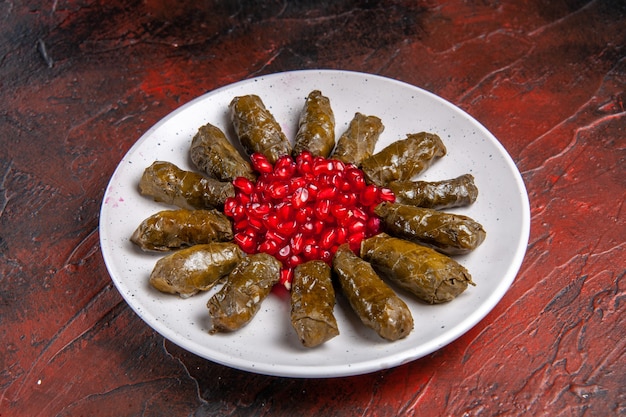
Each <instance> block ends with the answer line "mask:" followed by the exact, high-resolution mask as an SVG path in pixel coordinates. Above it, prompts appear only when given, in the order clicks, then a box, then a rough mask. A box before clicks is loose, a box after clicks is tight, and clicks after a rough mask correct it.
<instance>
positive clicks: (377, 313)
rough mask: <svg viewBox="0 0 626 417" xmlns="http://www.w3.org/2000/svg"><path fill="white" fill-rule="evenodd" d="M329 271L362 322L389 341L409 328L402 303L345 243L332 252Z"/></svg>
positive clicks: (409, 320)
mask: <svg viewBox="0 0 626 417" xmlns="http://www.w3.org/2000/svg"><path fill="white" fill-rule="evenodd" d="M333 271H335V274H336V277H337V279H338V281H339V284H340V286H341V290H342V292H343V294H344V295H345V296H346V298H347V299H348V302H349V303H350V306H351V307H352V309H353V310H354V311H355V312H356V314H357V315H358V316H359V318H360V319H361V321H362V322H363V324H365V325H366V326H367V327H369V328H371V329H373V330H374V331H376V333H378V335H379V336H381V337H382V338H384V339H387V340H390V341H394V340H398V339H402V338H404V337H406V336H407V335H408V334H409V333H410V332H411V330H412V329H413V316H412V314H411V311H410V310H409V308H408V307H407V305H406V303H405V302H404V301H402V299H400V297H398V296H397V295H396V293H395V292H394V291H393V290H392V289H391V288H390V287H389V286H388V285H387V284H386V283H385V282H384V281H383V280H382V279H381V278H380V277H379V276H378V275H377V274H376V272H375V271H374V269H373V268H372V266H371V265H370V264H369V263H367V262H366V261H364V260H363V259H361V258H359V257H358V256H357V255H356V254H355V253H354V252H352V250H350V247H349V246H348V245H347V244H343V245H341V246H339V248H338V249H337V251H336V252H335V256H334V258H333Z"/></svg>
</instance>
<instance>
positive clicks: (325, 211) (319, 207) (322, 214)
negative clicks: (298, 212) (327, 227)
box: [315, 200, 331, 220]
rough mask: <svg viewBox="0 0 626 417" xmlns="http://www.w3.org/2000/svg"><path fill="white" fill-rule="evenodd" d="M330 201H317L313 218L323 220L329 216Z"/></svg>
mask: <svg viewBox="0 0 626 417" xmlns="http://www.w3.org/2000/svg"><path fill="white" fill-rule="evenodd" d="M330 206H331V204H330V200H319V201H318V202H317V203H316V204H315V217H317V218H318V219H320V220H325V219H326V218H328V216H329V214H330Z"/></svg>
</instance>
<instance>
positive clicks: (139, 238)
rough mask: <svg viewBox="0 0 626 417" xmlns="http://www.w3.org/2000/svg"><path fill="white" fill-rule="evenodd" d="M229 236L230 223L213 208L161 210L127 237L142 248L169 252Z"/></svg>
mask: <svg viewBox="0 0 626 417" xmlns="http://www.w3.org/2000/svg"><path fill="white" fill-rule="evenodd" d="M232 239H233V227H232V223H231V222H230V220H229V219H228V217H226V215H224V214H223V213H221V212H219V211H217V210H186V209H179V210H163V211H159V212H158V213H155V214H153V215H151V216H150V217H148V218H147V219H145V220H144V221H143V222H141V224H140V225H139V226H138V227H137V229H136V230H135V232H134V233H133V234H132V236H131V238H130V240H131V242H133V243H134V244H136V245H137V246H139V247H140V248H141V249H143V250H152V251H169V250H173V249H178V248H181V247H185V246H193V245H198V244H203V243H211V242H227V241H229V240H232Z"/></svg>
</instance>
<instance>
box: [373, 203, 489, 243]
mask: <svg viewBox="0 0 626 417" xmlns="http://www.w3.org/2000/svg"><path fill="white" fill-rule="evenodd" d="M374 212H375V213H376V214H377V215H378V216H379V217H380V218H381V224H382V226H383V228H384V230H385V231H386V232H387V233H389V234H391V235H393V236H395V237H400V238H403V239H407V240H411V241H413V242H416V243H421V244H423V245H427V246H430V247H432V248H434V249H436V250H438V251H439V252H442V253H445V254H446V255H460V254H464V253H468V252H471V251H473V250H474V249H476V248H477V247H478V246H479V245H480V244H481V243H483V241H484V240H485V237H486V235H487V234H486V232H485V230H484V229H483V226H482V225H481V224H480V223H478V222H477V221H475V220H474V219H472V218H470V217H468V216H463V215H461V214H454V213H447V212H444V211H438V210H433V209H428V208H422V207H415V206H409V205H406V204H400V203H389V202H384V203H381V204H379V205H378V206H376V208H375V209H374Z"/></svg>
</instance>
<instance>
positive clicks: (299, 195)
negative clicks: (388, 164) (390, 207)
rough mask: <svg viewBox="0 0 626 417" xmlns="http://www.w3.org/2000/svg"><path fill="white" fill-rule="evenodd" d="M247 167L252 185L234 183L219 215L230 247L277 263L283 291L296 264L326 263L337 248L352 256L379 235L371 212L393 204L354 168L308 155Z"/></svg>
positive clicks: (261, 160) (257, 159)
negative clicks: (230, 233) (227, 224)
mask: <svg viewBox="0 0 626 417" xmlns="http://www.w3.org/2000/svg"><path fill="white" fill-rule="evenodd" d="M251 162H252V168H253V169H254V170H255V171H256V172H258V174H259V176H258V178H257V180H256V182H254V181H250V180H249V179H247V178H244V177H239V178H236V179H235V180H234V181H233V185H234V186H235V196H234V197H231V198H228V199H227V200H226V203H225V205H224V213H225V214H226V215H227V216H229V217H231V218H232V219H233V229H234V233H235V242H237V244H238V245H239V246H240V247H241V249H242V250H243V251H244V252H246V253H249V254H252V253H258V252H265V253H268V254H270V255H272V256H274V257H276V259H278V260H279V261H281V262H282V264H283V269H282V271H281V284H282V285H284V286H285V287H286V288H287V289H290V288H291V279H292V277H293V270H294V268H295V267H296V266H297V265H299V264H301V263H303V262H306V261H309V260H322V261H324V262H326V263H329V264H330V263H331V261H332V258H333V255H334V253H335V251H336V250H337V248H338V247H339V245H341V244H343V243H348V244H349V245H350V248H351V249H352V250H353V251H355V252H358V250H359V248H360V245H361V241H362V240H363V239H365V238H367V237H370V236H373V235H375V234H377V233H378V232H379V231H380V219H379V218H378V216H377V215H376V214H375V213H374V208H375V207H376V206H377V205H378V204H379V203H381V202H383V201H394V200H395V196H394V194H393V192H392V191H391V190H389V189H387V188H381V187H377V186H376V185H373V184H367V183H366V181H365V176H364V174H363V172H362V171H361V170H360V169H358V168H356V167H355V166H354V165H352V164H345V163H343V162H341V161H338V160H333V159H328V158H323V157H319V156H313V155H312V154H311V153H310V152H306V151H305V152H302V153H301V154H299V155H298V156H297V157H296V159H295V160H294V159H293V158H292V157H291V156H288V155H285V156H283V157H281V158H279V159H278V160H277V161H276V163H275V164H274V165H272V164H271V163H270V162H269V161H268V160H267V158H266V157H265V156H263V155H262V154H253V155H252V156H251Z"/></svg>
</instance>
